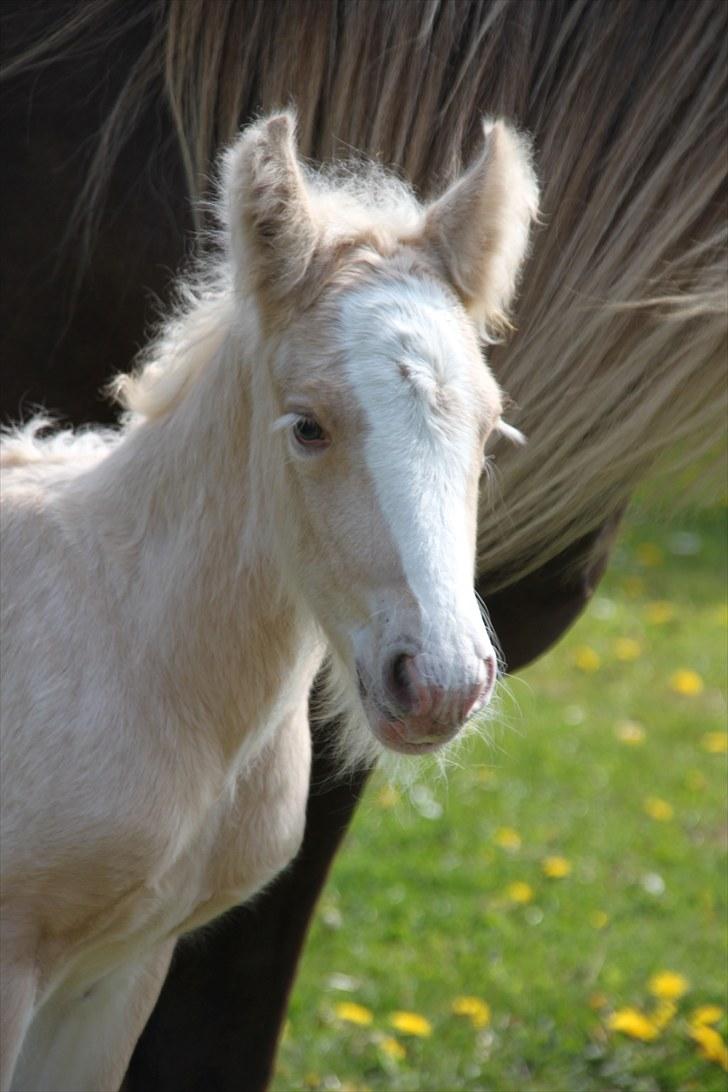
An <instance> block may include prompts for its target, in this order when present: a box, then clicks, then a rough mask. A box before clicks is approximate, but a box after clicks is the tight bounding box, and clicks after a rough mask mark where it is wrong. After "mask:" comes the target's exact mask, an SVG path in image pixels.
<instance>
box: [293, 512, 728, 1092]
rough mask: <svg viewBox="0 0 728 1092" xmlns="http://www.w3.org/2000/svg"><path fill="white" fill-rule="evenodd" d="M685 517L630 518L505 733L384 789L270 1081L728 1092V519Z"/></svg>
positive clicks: (325, 922)
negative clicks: (438, 772) (443, 769)
mask: <svg viewBox="0 0 728 1092" xmlns="http://www.w3.org/2000/svg"><path fill="white" fill-rule="evenodd" d="M679 527H681V528H685V529H683V530H681V529H676V528H675V526H674V525H673V526H667V525H663V524H662V523H660V522H659V521H656V520H655V519H654V518H653V517H648V516H646V515H643V516H642V517H640V516H639V515H637V516H633V517H632V519H631V521H630V525H629V528H628V530H627V532H626V533H625V536H624V538H623V541H622V543H621V545H620V546H619V547H618V549H617V551H616V553H615V556H614V559H613V563H612V565H611V569H610V572H609V575H608V576H607V578H606V579H605V581H604V583H603V584H602V586H601V587H600V589H599V592H598V595H597V597H596V598H595V600H594V602H593V604H592V606H591V607H590V609H589V611H588V613H587V614H586V615H585V616H584V617H583V618H582V619H581V620H580V622H579V623H578V624H577V625H576V626H575V627H574V629H573V630H572V631H571V632H570V633H569V634H568V636H567V637H566V638H565V639H564V640H563V641H562V643H561V644H560V645H559V646H558V648H556V649H555V650H554V651H553V652H552V653H551V654H550V655H548V656H547V657H546V658H545V659H543V660H542V661H540V662H539V663H537V664H535V665H534V666H533V667H531V668H530V669H529V670H527V671H525V672H524V673H523V674H522V675H520V676H518V677H515V678H513V679H511V680H510V682H509V687H508V689H509V691H510V692H509V694H507V695H506V696H505V697H504V699H503V703H502V711H501V715H500V716H499V718H498V723H497V725H496V726H495V727H492V728H491V730H490V735H491V740H490V742H489V743H486V742H485V741H484V740H480V739H476V740H473V741H472V743H469V744H467V745H466V747H465V749H464V750H462V751H461V752H460V754H459V755H458V756H457V766H455V767H454V768H452V769H451V770H450V772H449V773H448V775H447V777H446V778H445V779H442V778H438V777H437V776H435V775H433V776H424V777H422V778H421V779H420V780H418V781H417V782H416V783H415V784H414V786H411V787H410V788H403V787H402V786H398V787H394V786H392V785H390V784H389V783H388V782H387V781H386V779H385V778H384V777H383V775H382V774H381V773H380V774H378V775H377V776H376V777H375V778H374V779H373V781H372V783H371V784H370V786H369V789H368V792H367V795H366V798H365V800H364V802H363V804H362V806H361V807H360V808H359V811H358V814H357V816H356V818H355V821H354V824H353V827H352V830H351V832H350V834H349V837H348V839H347V843H346V846H345V849H344V851H343V852H342V853H341V855H340V857H339V858H338V860H337V862H336V865H335V867H334V870H333V874H332V877H331V879H330V882H329V884H328V887H327V889H326V891H325V893H324V897H323V899H322V902H321V905H320V907H319V911H318V914H317V917H316V920H315V923H314V926H313V929H312V933H311V937H310V942H309V945H308V949H307V952H306V955H305V958H304V961H303V966H302V969H301V974H300V977H299V980H298V984H297V987H296V989H295V992H294V996H293V1002H292V1005H291V1010H290V1014H289V1020H288V1023H287V1026H286V1030H285V1033H284V1039H283V1043H282V1046H281V1051H280V1057H279V1063H278V1069H277V1075H276V1078H275V1081H274V1085H273V1088H274V1089H275V1090H276V1092H291V1090H293V1089H342V1090H345V1089H349V1090H363V1089H372V1090H375V1089H382V1090H387V1092H395V1090H398V1089H412V1090H417V1092H420V1090H422V1092H425V1090H432V1092H435V1090H437V1092H450V1090H453V1092H454V1090H459V1089H489V1090H497V1092H501V1090H504V1092H505V1090H513V1092H530V1090H547V1089H548V1090H553V1092H557V1090H558V1092H572V1090H573V1092H587V1090H595V1092H610V1090H612V1089H615V1090H622V1089H624V1090H635V1092H653V1090H654V1092H657V1090H668V1089H675V1090H678V1089H679V1090H686V1092H687V1090H690V1089H700V1090H703V1089H704V1090H715V1092H718V1090H724V1089H726V1088H727V1087H728V1075H727V1073H726V1068H728V1056H727V1055H726V1053H725V1046H724V1045H723V1044H724V1039H725V1036H726V1032H727V1031H728V1025H727V1024H726V1012H725V1010H726V1007H727V1006H726V979H727V973H726V960H727V952H726V861H725V848H726V787H727V781H726V774H727V767H726V762H727V757H728V756H727V755H726V743H727V742H728V735H726V711H725V672H726V622H727V620H728V619H727V617H726V613H727V609H726V602H725V600H726V571H725V537H726V536H725V509H721V510H716V511H711V512H707V513H702V514H700V515H697V516H693V517H691V518H690V519H689V520H688V519H685V518H683V519H682V521H681V524H680V525H679ZM663 972H671V974H670V975H664V974H662V973H663ZM660 975H662V977H658V978H657V979H656V980H655V976H660ZM704 1006H711V1009H705V1008H703V1007H704ZM715 1006H718V1007H719V1010H720V1011H717V1010H716V1011H711V1010H712V1009H713V1008H714V1007H715ZM696 1012H697V1015H696ZM398 1014H399V1015H398Z"/></svg>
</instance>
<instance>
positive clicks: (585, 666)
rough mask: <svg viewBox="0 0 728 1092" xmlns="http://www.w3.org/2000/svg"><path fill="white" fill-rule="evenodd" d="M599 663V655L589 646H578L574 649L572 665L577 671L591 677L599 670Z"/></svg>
mask: <svg viewBox="0 0 728 1092" xmlns="http://www.w3.org/2000/svg"><path fill="white" fill-rule="evenodd" d="M601 663H602V661H601V658H600V656H599V653H598V652H595V651H594V649H593V648H591V647H590V646H589V645H580V646H579V647H578V648H575V649H574V665H575V666H576V667H578V669H579V671H583V672H584V673H585V674H587V675H592V674H593V673H594V672H595V671H598V670H599V668H600V667H601Z"/></svg>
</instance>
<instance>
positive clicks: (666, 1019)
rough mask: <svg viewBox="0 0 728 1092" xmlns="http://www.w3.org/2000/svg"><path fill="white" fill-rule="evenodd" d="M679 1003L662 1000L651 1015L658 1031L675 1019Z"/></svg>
mask: <svg viewBox="0 0 728 1092" xmlns="http://www.w3.org/2000/svg"><path fill="white" fill-rule="evenodd" d="M676 1013H677V1005H676V1004H675V1002H674V1001H660V1002H659V1003H658V1005H657V1006H656V1008H655V1010H654V1012H653V1013H652V1015H651V1016H650V1019H651V1020H652V1023H653V1024H654V1025H655V1027H656V1028H657V1030H658V1031H662V1030H663V1029H664V1028H666V1027H667V1025H668V1024H669V1023H670V1021H671V1020H674V1019H675V1014H676Z"/></svg>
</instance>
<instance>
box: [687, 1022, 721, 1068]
mask: <svg viewBox="0 0 728 1092" xmlns="http://www.w3.org/2000/svg"><path fill="white" fill-rule="evenodd" d="M689 1032H690V1037H691V1038H692V1039H694V1040H695V1042H696V1043H697V1044H698V1046H699V1047H700V1054H701V1056H702V1057H703V1058H705V1060H706V1061H708V1062H716V1063H717V1064H718V1065H719V1066H722V1067H723V1069H725V1070H726V1072H728V1047H727V1046H726V1045H725V1043H724V1042H723V1037H722V1036H721V1035H720V1033H719V1032H717V1031H716V1030H715V1028H710V1027H708V1025H707V1024H698V1025H694V1024H693V1025H691V1026H690V1028H689Z"/></svg>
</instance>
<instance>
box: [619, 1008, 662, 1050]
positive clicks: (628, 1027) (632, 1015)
mask: <svg viewBox="0 0 728 1092" xmlns="http://www.w3.org/2000/svg"><path fill="white" fill-rule="evenodd" d="M607 1027H609V1028H610V1029H611V1031H621V1032H622V1034H623V1035H629V1036H630V1037H631V1038H632V1039H641V1040H642V1041H643V1042H645V1043H650V1042H652V1040H653V1039H656V1038H657V1036H658V1035H659V1031H658V1029H657V1028H656V1027H655V1025H654V1024H653V1022H652V1020H650V1018H649V1016H647V1014H646V1013H644V1012H640V1010H639V1009H633V1008H626V1009H617V1011H616V1012H613V1013H612V1015H611V1016H610V1017H609V1019H608V1020H607Z"/></svg>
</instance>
